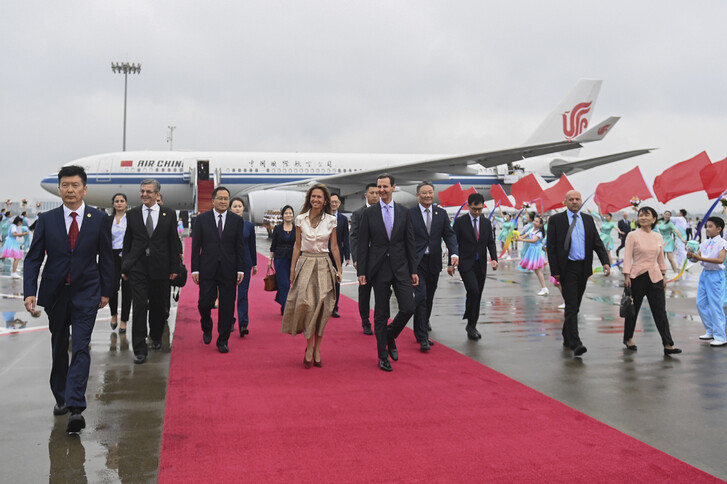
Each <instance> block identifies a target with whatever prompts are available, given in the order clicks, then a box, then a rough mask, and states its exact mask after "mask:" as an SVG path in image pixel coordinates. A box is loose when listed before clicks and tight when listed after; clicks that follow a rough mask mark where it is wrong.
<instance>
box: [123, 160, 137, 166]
mask: <svg viewBox="0 0 727 484" xmlns="http://www.w3.org/2000/svg"><path fill="white" fill-rule="evenodd" d="M133 164H134V162H133V161H132V160H121V166H133Z"/></svg>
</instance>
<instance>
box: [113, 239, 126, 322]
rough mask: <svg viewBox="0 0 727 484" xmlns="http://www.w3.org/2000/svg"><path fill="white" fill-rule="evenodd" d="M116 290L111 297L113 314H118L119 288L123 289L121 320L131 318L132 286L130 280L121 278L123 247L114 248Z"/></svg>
mask: <svg viewBox="0 0 727 484" xmlns="http://www.w3.org/2000/svg"><path fill="white" fill-rule="evenodd" d="M113 252H114V292H112V293H111V298H110V299H109V307H110V308H111V316H116V315H117V314H118V311H119V289H121V321H124V322H126V321H128V320H129V313H131V287H130V286H129V281H125V280H123V279H122V278H121V249H114V250H113Z"/></svg>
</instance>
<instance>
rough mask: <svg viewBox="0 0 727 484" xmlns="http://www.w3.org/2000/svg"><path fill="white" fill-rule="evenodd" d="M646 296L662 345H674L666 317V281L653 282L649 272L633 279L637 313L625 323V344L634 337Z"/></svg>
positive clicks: (633, 295)
mask: <svg viewBox="0 0 727 484" xmlns="http://www.w3.org/2000/svg"><path fill="white" fill-rule="evenodd" d="M644 296H646V299H647V300H648V301H649V308H651V316H652V317H653V318H654V323H655V324H656V330H657V331H659V335H660V336H661V344H662V345H664V346H671V345H673V344H674V341H673V340H672V339H671V332H670V331H669V319H668V318H667V316H666V297H665V295H664V280H663V279H662V280H660V281H658V282H651V278H650V277H649V273H648V272H645V273H643V274H641V275H640V276H638V277H636V278H634V279H631V297H633V298H634V309H635V311H634V316H633V317H631V318H626V321H625V322H624V342H626V341H628V340H630V339H631V338H633V336H634V329H635V328H636V318H637V317H638V316H639V309H641V303H642V302H643V301H644Z"/></svg>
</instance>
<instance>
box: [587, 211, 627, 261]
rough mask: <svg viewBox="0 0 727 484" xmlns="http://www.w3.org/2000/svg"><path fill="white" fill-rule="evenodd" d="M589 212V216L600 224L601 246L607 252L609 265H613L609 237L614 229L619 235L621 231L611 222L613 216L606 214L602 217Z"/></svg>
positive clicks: (610, 237)
mask: <svg viewBox="0 0 727 484" xmlns="http://www.w3.org/2000/svg"><path fill="white" fill-rule="evenodd" d="M589 212H591V215H593V218H595V219H596V220H598V221H599V222H601V229H600V233H599V236H600V237H601V242H603V246H604V247H605V248H606V250H607V251H608V260H609V263H610V264H611V265H613V257H611V251H612V250H613V248H614V245H615V244H614V243H613V237H612V236H611V232H613V230H614V229H615V230H616V231H617V232H618V233H619V234H623V232H621V230H620V229H619V228H618V224H617V223H616V222H614V221H613V216H612V215H611V214H610V213H607V214H605V215H603V216H601V215H600V214H597V213H595V212H592V211H591V210H589Z"/></svg>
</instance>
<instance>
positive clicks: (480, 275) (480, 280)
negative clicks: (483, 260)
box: [459, 262, 487, 330]
mask: <svg viewBox="0 0 727 484" xmlns="http://www.w3.org/2000/svg"><path fill="white" fill-rule="evenodd" d="M459 276H460V277H461V278H462V282H463V283H464V288H465V291H467V299H466V300H465V305H464V315H463V316H462V319H466V320H467V329H468V330H471V329H476V327H477V320H478V319H479V317H480V301H481V300H482V290H483V289H484V288H485V279H486V278H487V272H485V271H483V270H482V267H480V264H479V263H477V262H476V263H475V265H474V267H473V269H472V270H468V271H464V272H463V271H460V273H459Z"/></svg>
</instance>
